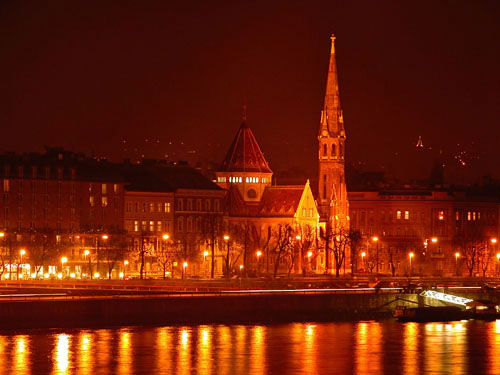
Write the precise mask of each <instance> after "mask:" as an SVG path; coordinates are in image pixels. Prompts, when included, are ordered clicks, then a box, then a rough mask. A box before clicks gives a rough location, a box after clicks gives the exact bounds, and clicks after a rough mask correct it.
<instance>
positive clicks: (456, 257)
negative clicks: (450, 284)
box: [455, 251, 460, 276]
mask: <svg viewBox="0 0 500 375" xmlns="http://www.w3.org/2000/svg"><path fill="white" fill-rule="evenodd" d="M459 257H460V253H459V252H458V251H457V252H456V253H455V267H456V269H457V276H459V275H458V258H459Z"/></svg>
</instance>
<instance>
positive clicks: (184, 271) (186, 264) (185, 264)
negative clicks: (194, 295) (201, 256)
mask: <svg viewBox="0 0 500 375" xmlns="http://www.w3.org/2000/svg"><path fill="white" fill-rule="evenodd" d="M187 266H188V263H187V262H184V263H182V278H184V275H185V274H186V267H187Z"/></svg>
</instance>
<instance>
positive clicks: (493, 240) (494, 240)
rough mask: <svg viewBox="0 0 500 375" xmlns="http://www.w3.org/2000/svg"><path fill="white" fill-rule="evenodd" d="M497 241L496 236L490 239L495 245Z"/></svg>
mask: <svg viewBox="0 0 500 375" xmlns="http://www.w3.org/2000/svg"><path fill="white" fill-rule="evenodd" d="M497 241H498V240H497V239H496V238H492V239H491V240H490V242H491V243H492V244H493V245H496V243H497Z"/></svg>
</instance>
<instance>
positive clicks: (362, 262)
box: [361, 251, 366, 270]
mask: <svg viewBox="0 0 500 375" xmlns="http://www.w3.org/2000/svg"><path fill="white" fill-rule="evenodd" d="M365 256H366V253H365V252H364V251H363V252H362V253H361V268H362V269H363V270H364V269H365Z"/></svg>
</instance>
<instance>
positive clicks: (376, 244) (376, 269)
mask: <svg viewBox="0 0 500 375" xmlns="http://www.w3.org/2000/svg"><path fill="white" fill-rule="evenodd" d="M372 241H373V242H375V248H376V254H375V260H376V262H377V263H376V265H375V272H376V273H377V275H378V263H379V262H378V237H377V236H373V237H372Z"/></svg>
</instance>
